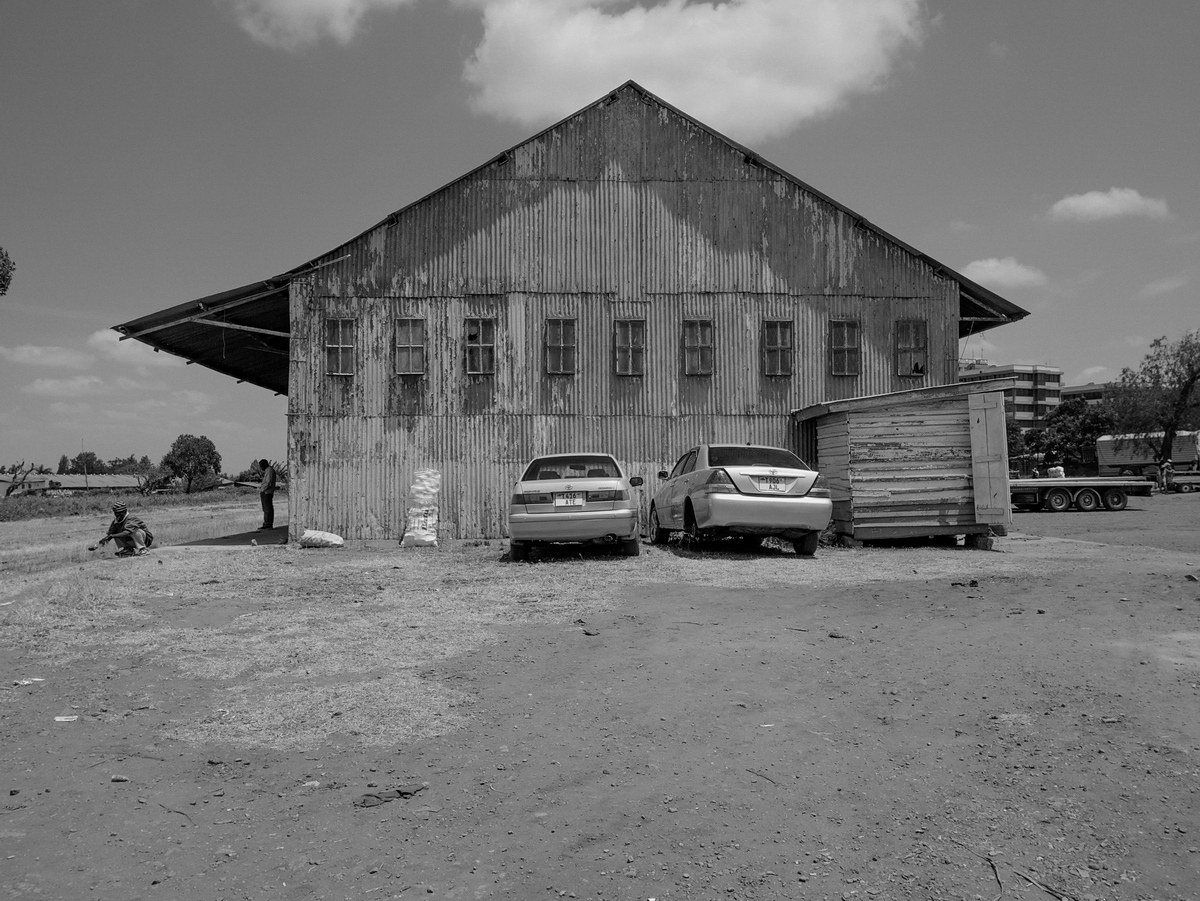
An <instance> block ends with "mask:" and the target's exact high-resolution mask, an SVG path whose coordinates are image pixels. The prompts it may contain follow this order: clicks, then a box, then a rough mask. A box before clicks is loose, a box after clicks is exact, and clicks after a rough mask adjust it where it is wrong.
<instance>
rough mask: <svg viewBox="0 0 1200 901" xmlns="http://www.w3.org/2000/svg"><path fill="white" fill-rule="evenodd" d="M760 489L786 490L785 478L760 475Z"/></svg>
mask: <svg viewBox="0 0 1200 901" xmlns="http://www.w3.org/2000/svg"><path fill="white" fill-rule="evenodd" d="M758 490H759V491H779V492H782V491H783V490H784V487H783V479H778V478H772V477H770V476H766V477H760V478H759V480H758Z"/></svg>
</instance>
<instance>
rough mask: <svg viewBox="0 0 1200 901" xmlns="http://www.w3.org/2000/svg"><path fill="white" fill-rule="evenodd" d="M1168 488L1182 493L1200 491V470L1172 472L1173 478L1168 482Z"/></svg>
mask: <svg viewBox="0 0 1200 901" xmlns="http://www.w3.org/2000/svg"><path fill="white" fill-rule="evenodd" d="M1167 490H1168V491H1178V492H1180V493H1181V494H1190V493H1191V492H1193V491H1200V472H1177V473H1174V474H1172V476H1171V480H1170V481H1169V482H1168V483H1167Z"/></svg>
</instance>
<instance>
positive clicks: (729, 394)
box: [289, 95, 958, 540]
mask: <svg viewBox="0 0 1200 901" xmlns="http://www.w3.org/2000/svg"><path fill="white" fill-rule="evenodd" d="M343 255H344V256H345V257H346V258H345V259H344V260H342V261H341V262H338V263H336V264H334V265H331V266H328V267H325V268H323V269H321V270H320V271H319V272H318V273H317V274H315V275H312V276H309V277H307V278H306V279H305V280H297V281H295V282H293V284H292V289H291V311H292V316H291V319H292V323H291V328H292V362H291V374H290V385H289V408H290V413H289V422H290V426H289V433H290V437H289V454H290V455H291V457H290V459H291V461H292V462H293V469H294V470H295V472H296V476H295V477H294V478H293V480H292V486H291V498H290V509H291V511H292V527H293V530H300V529H304V528H319V529H326V530H329V531H334V532H337V533H338V534H342V535H344V536H346V537H351V538H367V539H396V540H398V539H399V538H400V537H401V534H402V532H403V527H404V509H405V493H406V492H407V489H408V487H409V485H410V484H411V482H412V476H413V473H414V472H415V470H416V469H419V468H426V467H433V468H436V469H439V470H441V471H442V472H443V479H444V481H443V496H442V519H443V526H444V528H445V530H446V533H447V534H449V535H452V536H454V537H496V536H499V535H501V534H503V523H504V514H505V508H506V505H507V497H508V492H509V489H510V487H511V483H512V481H513V480H514V479H515V477H516V474H517V471H518V470H519V469H520V467H521V465H522V464H523V463H525V462H526V461H527V460H528V459H529V458H530V457H531V456H533V455H536V454H538V453H542V452H548V451H556V450H566V449H598V450H606V451H610V452H612V453H614V454H615V455H616V456H618V457H619V458H620V459H622V460H624V461H626V462H627V463H628V464H629V465H630V468H631V470H632V471H633V473H634V474H638V475H642V476H643V477H644V478H646V479H647V487H646V489H644V490H643V492H642V494H643V500H644V503H643V508H645V506H646V502H645V501H646V499H648V497H649V496H650V494H651V493H652V491H653V489H654V487H655V484H656V478H655V473H656V472H657V471H658V469H660V468H670V464H672V463H673V462H674V459H675V457H676V456H677V455H678V454H679V453H680V452H682V451H683V450H685V449H686V448H687V447H688V446H690V445H691V444H693V443H696V442H698V441H703V440H712V441H740V442H746V441H752V442H756V443H768V444H780V445H785V446H788V445H791V444H793V443H794V437H793V434H792V430H791V426H790V422H789V419H788V413H789V412H790V411H791V410H793V409H797V408H800V407H805V406H808V405H811V404H814V403H818V402H821V401H826V400H834V399H841V398H847V397H859V396H863V395H868V394H880V393H885V392H889V391H897V390H903V389H907V388H913V387H920V386H921V385H933V384H944V383H948V382H952V381H954V378H955V360H956V357H957V315H958V286H957V284H956V283H954V282H953V281H951V280H949V279H947V278H945V277H943V276H941V275H939V274H938V273H937V272H935V271H934V270H933V269H932V268H931V267H930V266H929V265H928V264H927V263H925V262H924V261H922V260H921V259H920V258H918V257H917V256H915V255H913V254H912V253H910V252H908V251H907V250H905V249H903V248H901V247H900V246H898V245H896V244H894V243H892V242H890V241H887V240H885V239H884V238H882V237H881V236H880V235H879V234H878V233H877V232H875V231H873V230H871V229H869V228H865V227H863V226H862V225H861V224H860V223H858V222H856V221H855V220H854V219H853V217H852V216H851V215H850V214H848V213H847V212H845V211H843V210H841V209H840V208H838V207H836V206H835V205H833V204H832V203H830V202H828V201H826V200H824V199H822V198H821V197H819V196H817V195H815V194H813V193H812V192H810V191H807V190H805V189H804V188H803V187H802V186H801V185H799V184H798V183H796V182H794V181H792V180H790V179H788V178H785V177H783V176H781V175H780V174H779V173H777V172H774V171H772V170H770V169H769V168H766V167H764V166H762V165H760V164H758V163H756V162H755V161H754V160H752V159H750V158H748V157H747V156H746V154H745V153H744V152H743V151H742V150H740V149H738V148H737V147H735V146H733V145H731V144H729V143H727V142H726V141H724V140H723V139H720V138H719V137H717V136H715V135H713V134H712V133H710V132H707V131H705V130H704V129H702V128H699V127H697V126H696V125H694V124H693V123H691V122H689V121H688V120H686V119H684V118H683V117H680V116H678V115H677V114H674V113H672V112H670V111H669V110H666V109H663V108H662V107H660V106H657V105H655V104H647V103H644V102H641V101H640V100H639V99H637V97H636V95H634V96H625V95H620V96H619V97H618V99H617V100H616V101H615V102H613V103H611V104H608V105H601V106H597V107H593V108H591V109H589V110H587V111H585V112H584V113H583V114H581V115H580V116H578V117H575V118H573V119H572V120H569V121H568V122H567V123H564V124H563V125H561V126H559V127H557V128H556V129H553V130H551V131H548V132H545V133H543V134H542V135H539V136H538V137H536V138H534V139H531V140H530V141H529V142H526V143H525V144H523V145H522V146H521V147H520V148H518V149H517V150H515V151H514V152H512V153H510V154H508V155H507V156H506V157H505V158H503V159H500V160H497V161H495V162H494V163H493V164H490V165H489V166H486V167H483V168H481V169H479V170H477V171H475V172H473V173H471V174H469V175H467V176H464V178H462V179H460V180H458V181H457V182H455V183H453V184H451V185H449V186H447V187H446V188H445V189H443V190H442V191H439V192H438V193H436V194H434V195H431V196H430V197H429V198H426V199H425V200H423V201H421V202H419V203H417V204H414V205H413V206H411V207H409V208H407V209H406V210H403V211H401V213H400V214H398V215H397V216H396V217H395V218H393V219H391V220H389V221H388V222H385V223H383V224H381V225H380V226H378V227H377V228H375V229H373V230H371V231H369V232H367V233H366V234H364V235H363V236H361V237H360V238H358V239H356V240H355V241H353V242H351V243H350V244H348V245H345V246H344V247H342V248H339V249H338V250H336V251H334V252H332V253H331V254H330V259H336V258H337V257H339V256H343ZM327 317H345V318H351V319H354V320H355V324H356V325H355V328H356V335H355V342H356V354H357V361H356V369H355V372H354V374H353V376H349V377H346V376H329V375H326V374H325V372H324V346H323V345H324V333H323V329H324V320H325V318H327ZM398 317H405V318H423V319H425V321H426V325H427V349H428V367H427V370H428V371H427V372H426V374H425V375H424V376H422V377H412V376H397V375H395V374H394V372H393V370H394V359H393V357H394V349H393V346H392V345H393V341H394V320H395V319H396V318H398ZM467 317H484V318H494V319H495V320H496V358H497V371H496V373H495V375H494V376H489V377H484V378H480V377H475V376H468V375H467V374H466V372H465V365H464V358H465V348H464V337H463V321H464V319H465V318H467ZM547 318H569V319H575V320H576V330H577V331H576V334H577V342H578V371H577V373H576V374H574V375H573V376H549V375H546V374H545V373H544V361H543V353H544V351H543V328H544V323H545V320H546V319H547ZM831 318H854V319H858V320H860V322H861V324H862V328H861V335H862V360H863V372H862V374H861V375H860V376H858V377H834V376H830V375H828V372H829V360H828V354H827V347H826V345H827V340H828V322H829V320H830V319H831ZM901 318H917V319H925V320H926V321H927V322H928V323H929V351H930V366H929V372H928V375H927V376H926V377H925V378H924V379H918V380H913V379H910V378H898V377H897V376H896V375H895V374H894V372H893V368H894V361H893V340H894V323H895V321H896V320H897V319H901ZM616 319H644V320H645V321H646V343H647V347H646V374H645V376H644V377H640V378H629V377H621V376H617V375H615V374H614V373H613V365H612V328H613V325H612V324H613V321H614V320H616ZM685 319H708V320H712V322H713V334H714V360H715V365H714V373H713V374H712V375H711V376H687V375H684V374H683V371H682V359H681V358H682V353H681V329H682V323H683V321H684V320H685ZM764 320H790V321H791V322H792V323H793V342H794V347H793V371H794V374H793V375H792V377H791V378H768V377H766V376H764V375H762V374H761V366H760V346H759V345H760V329H761V324H762V322H763V321H764Z"/></svg>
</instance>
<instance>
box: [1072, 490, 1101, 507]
mask: <svg viewBox="0 0 1200 901" xmlns="http://www.w3.org/2000/svg"><path fill="white" fill-rule="evenodd" d="M1075 506H1076V508H1078V509H1079V510H1080V511H1081V512H1083V513H1091V512H1092V511H1093V510H1099V509H1100V495H1099V494H1097V493H1096V492H1095V491H1093V490H1092V489H1091V488H1084V489H1083V491H1081V492H1079V494H1077V495H1076V496H1075Z"/></svg>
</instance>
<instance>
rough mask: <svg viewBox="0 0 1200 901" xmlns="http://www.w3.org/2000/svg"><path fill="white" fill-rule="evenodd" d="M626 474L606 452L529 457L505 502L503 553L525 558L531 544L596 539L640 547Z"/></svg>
mask: <svg viewBox="0 0 1200 901" xmlns="http://www.w3.org/2000/svg"><path fill="white" fill-rule="evenodd" d="M641 484H642V478H641V476H634V477H633V478H629V477H628V476H626V474H625V471H624V470H623V469H622V468H621V465H620V464H619V463H618V462H617V461H616V460H615V459H614V458H613V457H611V456H610V455H608V454H595V453H580V454H552V455H549V456H545V457H538V458H536V459H535V460H533V461H532V462H531V463H530V464H529V465H528V466H527V467H525V471H524V472H523V473H522V474H521V478H520V480H519V481H518V482H517V484H516V485H515V486H514V487H513V491H512V497H511V499H510V501H509V505H508V535H509V543H508V554H509V557H510V559H512V560H524V559H526V558H527V557H528V556H529V550H530V548H531V547H533V546H534V545H537V544H551V543H558V542H576V543H577V542H595V543H606V544H611V545H613V546H614V547H619V548H620V550H621V551H623V552H624V553H625V554H626V555H627V556H629V557H636V556H637V555H638V553H639V550H640V540H639V531H638V504H637V501H636V499H634V497H633V491H632V489H634V488H636V487H638V486H639V485H641Z"/></svg>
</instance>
